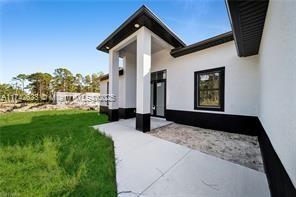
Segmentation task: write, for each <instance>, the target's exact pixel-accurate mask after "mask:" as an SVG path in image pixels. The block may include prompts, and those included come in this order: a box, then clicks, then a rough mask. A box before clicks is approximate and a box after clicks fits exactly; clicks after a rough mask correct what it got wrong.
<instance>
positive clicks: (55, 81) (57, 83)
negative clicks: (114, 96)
mask: <svg viewBox="0 0 296 197" xmlns="http://www.w3.org/2000/svg"><path fill="white" fill-rule="evenodd" d="M102 75H103V73H102V72H99V73H94V74H91V75H86V76H83V75H82V74H80V73H77V74H73V73H72V72H71V71H70V70H68V69H66V68H57V69H55V70H54V72H53V74H52V75H51V74H49V73H42V72H36V73H32V74H28V75H26V74H19V75H17V76H15V77H13V79H12V83H11V84H0V96H2V97H3V96H4V97H5V96H8V95H26V94H34V95H37V98H38V100H39V101H40V100H44V99H42V98H47V99H46V100H50V98H52V96H53V94H54V92H78V93H84V92H100V77H101V76H102Z"/></svg>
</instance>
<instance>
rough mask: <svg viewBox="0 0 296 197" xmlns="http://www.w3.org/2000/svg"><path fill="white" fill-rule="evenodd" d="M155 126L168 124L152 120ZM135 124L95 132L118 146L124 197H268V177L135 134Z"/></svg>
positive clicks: (128, 122) (124, 122) (104, 127)
mask: <svg viewBox="0 0 296 197" xmlns="http://www.w3.org/2000/svg"><path fill="white" fill-rule="evenodd" d="M151 124H152V127H153V128H155V127H159V126H163V125H166V124H168V122H166V121H163V120H158V119H151ZM134 127H135V119H128V120H121V121H118V122H112V123H107V124H103V125H99V126H95V128H97V129H99V130H100V131H101V132H103V133H105V134H107V135H109V136H111V137H112V139H113V141H114V145H115V156H116V176H117V177H116V179H117V188H118V193H119V196H186V197H191V196H194V197H207V196H208V197H250V196H252V197H267V196H269V189H268V184H267V180H266V176H265V174H264V173H262V172H258V171H255V170H252V169H249V168H246V167H243V166H240V165H237V164H234V163H231V162H228V161H225V160H222V159H219V158H216V157H213V156H210V155H207V154H204V153H201V152H199V151H195V150H192V149H189V148H186V147H184V146H181V145H178V144H174V143H171V142H168V141H164V140H162V139H159V138H156V137H153V136H150V135H148V134H145V133H142V132H139V131H137V130H135V129H134Z"/></svg>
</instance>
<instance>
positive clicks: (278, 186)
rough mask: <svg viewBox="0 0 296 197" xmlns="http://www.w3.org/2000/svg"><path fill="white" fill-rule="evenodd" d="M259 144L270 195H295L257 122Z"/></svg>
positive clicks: (295, 190) (266, 136)
mask: <svg viewBox="0 0 296 197" xmlns="http://www.w3.org/2000/svg"><path fill="white" fill-rule="evenodd" d="M258 139H259V144H260V150H261V154H262V159H263V164H264V169H265V173H266V176H267V180H268V184H269V189H270V193H271V196H272V197H295V196H296V189H295V187H294V185H293V183H292V181H291V179H290V177H289V175H288V173H287V172H286V170H285V167H284V166H283V164H282V162H281V160H280V158H279V157H278V155H277V153H276V152H275V150H274V148H273V146H272V143H271V142H270V140H269V138H268V135H267V134H266V132H265V130H264V128H263V127H262V125H261V123H260V122H259V136H258Z"/></svg>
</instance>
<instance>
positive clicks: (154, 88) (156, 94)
mask: <svg viewBox="0 0 296 197" xmlns="http://www.w3.org/2000/svg"><path fill="white" fill-rule="evenodd" d="M150 98H151V99H150V106H151V115H152V116H156V117H165V110H166V71H165V70H163V71H158V72H153V73H151V93H150Z"/></svg>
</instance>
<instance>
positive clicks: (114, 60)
mask: <svg viewBox="0 0 296 197" xmlns="http://www.w3.org/2000/svg"><path fill="white" fill-rule="evenodd" d="M118 78H119V54H118V52H114V51H112V50H110V51H109V95H112V98H113V101H110V102H109V120H110V121H117V120H118V96H119V94H118V86H119V82H118V80H119V79H118Z"/></svg>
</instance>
